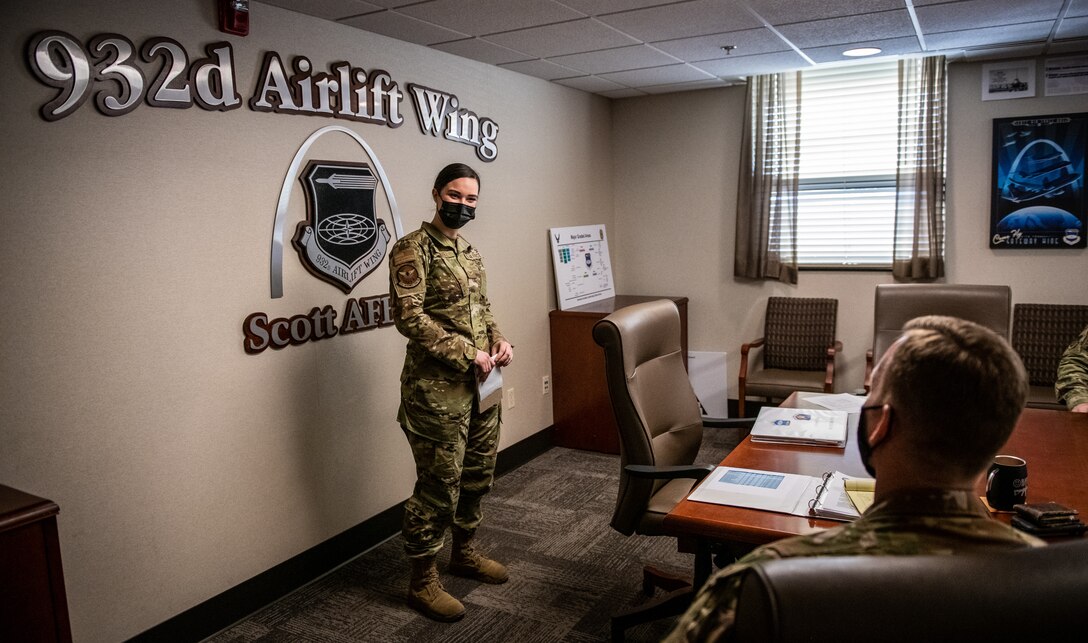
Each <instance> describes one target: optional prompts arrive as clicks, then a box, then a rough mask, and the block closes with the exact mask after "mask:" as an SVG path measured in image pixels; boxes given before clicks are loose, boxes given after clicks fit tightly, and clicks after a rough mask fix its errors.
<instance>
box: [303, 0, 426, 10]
mask: <svg viewBox="0 0 1088 643" xmlns="http://www.w3.org/2000/svg"><path fill="white" fill-rule="evenodd" d="M297 1H299V2H309V0H297ZM367 1H368V2H370V3H372V4H380V5H381V6H383V7H385V8H386V9H393V8H395V7H403V6H404V5H406V4H418V3H419V0H367Z"/></svg>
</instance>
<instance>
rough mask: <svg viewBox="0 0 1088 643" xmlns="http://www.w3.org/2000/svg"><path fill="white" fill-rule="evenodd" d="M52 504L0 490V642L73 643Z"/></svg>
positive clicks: (54, 507) (15, 491)
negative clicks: (45, 642)
mask: <svg viewBox="0 0 1088 643" xmlns="http://www.w3.org/2000/svg"><path fill="white" fill-rule="evenodd" d="M59 511H60V508H59V507H57V504H56V503H55V502H53V501H52V500H46V499H45V498H39V497H37V496H32V495H30V494H29V493H24V492H22V491H19V490H18V489H12V488H11V487H5V486H3V485H0V641H71V640H72V632H71V626H70V624H69V621H68V599H67V597H66V595H65V592H64V573H63V572H62V570H61V566H60V540H59V538H58V537H57V512H59Z"/></svg>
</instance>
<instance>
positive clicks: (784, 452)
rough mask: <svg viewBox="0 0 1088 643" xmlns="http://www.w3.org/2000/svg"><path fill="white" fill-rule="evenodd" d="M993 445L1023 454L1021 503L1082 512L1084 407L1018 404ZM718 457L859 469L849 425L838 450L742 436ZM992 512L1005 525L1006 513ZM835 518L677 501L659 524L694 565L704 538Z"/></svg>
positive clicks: (767, 533) (768, 466)
mask: <svg viewBox="0 0 1088 643" xmlns="http://www.w3.org/2000/svg"><path fill="white" fill-rule="evenodd" d="M797 405H798V401H797V400H796V393H795V394H794V395H791V396H790V397H789V398H788V399H787V400H786V401H785V402H783V406H794V407H796V406H797ZM1000 452H1001V453H1006V454H1010V455H1016V456H1019V457H1021V458H1024V459H1025V460H1027V462H1028V502H1047V501H1051V500H1052V501H1055V502H1060V503H1062V504H1064V505H1068V506H1070V507H1073V508H1074V509H1077V510H1079V511H1080V512H1081V515H1082V516H1083V515H1088V414H1085V413H1069V412H1068V411H1050V410H1044V409H1024V412H1023V414H1022V415H1021V416H1020V420H1019V422H1018V423H1017V425H1016V429H1015V430H1013V433H1012V435H1011V436H1010V437H1009V440H1008V442H1006V444H1005V446H1004V447H1003V448H1002V449H1001V451H1000ZM722 464H723V465H726V466H732V467H743V468H747V469H762V470H766V471H781V472H785V473H800V474H805V475H811V476H816V475H821V474H822V473H823V472H825V471H833V470H839V471H842V472H843V473H846V474H849V475H866V474H865V469H864V467H862V465H861V457H860V456H859V455H858V451H857V433H856V430H852V431H851V432H850V435H849V437H848V438H847V443H846V448H845V449H827V448H818V447H794V446H787V445H780V444H779V445H771V444H758V443H753V442H752V439H751V438H750V437H747V438H745V439H744V440H743V441H742V442H741V443H740V444H739V445H737V447H736V448H735V449H733V451H732V452H730V454H729V455H728V456H727V457H726V458H725V460H723V461H722ZM975 489H976V491H977V492H978V494H979V495H980V496H981V495H984V494H985V480H984V479H981V478H980V479H979V481H978V483H977V484H976V486H975ZM995 517H996V518H997V519H998V520H1001V521H1002V522H1004V523H1006V524H1007V523H1008V522H1009V519H1010V517H1011V515H1010V514H995ZM841 524H842V523H841V522H836V521H831V520H817V519H812V518H805V517H802V516H789V515H786V514H778V513H771V512H768V511H759V510H756V509H744V508H741V507H728V506H725V505H714V504H709V503H704V502H692V501H690V500H682V501H681V502H680V503H679V504H678V505H676V508H674V509H673V510H672V511H671V512H669V515H667V516H666V517H665V520H664V521H663V523H662V529H663V530H664V531H665V533H667V534H670V535H673V536H676V537H678V538H680V539H681V547H682V549H683V550H684V551H694V552H695V553H696V555H697V557H698V558H699V560H697V561H696V565H697V567H698V566H700V565H708V564H709V558H708V556H709V553H708V550H707V549H706V546H705V545H706V543H708V542H710V541H718V542H739V543H747V544H753V545H762V544H766V543H769V542H772V541H775V540H778V539H779V538H786V537H789V536H797V535H801V534H809V533H812V532H815V531H818V530H820V529H825V528H828V527H834V526H835V525H841ZM700 550H702V551H700ZM707 568H708V567H707ZM697 575H699V573H698V572H697ZM697 580H699V579H697Z"/></svg>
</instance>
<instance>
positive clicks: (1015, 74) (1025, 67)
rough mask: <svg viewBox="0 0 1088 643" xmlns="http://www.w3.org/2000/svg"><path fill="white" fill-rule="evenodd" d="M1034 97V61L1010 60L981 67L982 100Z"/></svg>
mask: <svg viewBox="0 0 1088 643" xmlns="http://www.w3.org/2000/svg"><path fill="white" fill-rule="evenodd" d="M1033 96H1035V61H1034V60H1010V61H1007V62H1000V63H990V64H988V65H983V66H982V100H1005V99H1006V98H1031V97H1033Z"/></svg>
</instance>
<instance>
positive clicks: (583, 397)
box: [548, 295, 688, 453]
mask: <svg viewBox="0 0 1088 643" xmlns="http://www.w3.org/2000/svg"><path fill="white" fill-rule="evenodd" d="M656 299H671V300H672V301H673V302H675V303H676V307H677V308H678V309H679V310H680V349H681V350H682V351H683V357H684V366H687V360H688V299H687V297H665V296H660V297H657V296H644V295H616V296H615V297H613V298H611V299H603V300H601V301H597V302H593V303H591V304H586V305H584V306H578V307H576V308H571V309H569V310H553V311H551V313H549V315H548V316H549V322H550V326H551V344H552V423H553V425H554V426H555V445H556V446H560V447H568V448H571V449H585V450H588V451H600V452H602V453H619V452H620V434H619V428H618V427H617V426H616V418H615V416H613V414H612V403H611V402H610V401H609V399H608V382H607V381H606V380H605V376H604V350H603V349H602V348H601V347H600V346H598V345H597V344H596V342H594V341H593V325H594V324H596V323H597V322H598V321H599V320H601V319H604V318H605V317H607V316H608V315H609V314H611V313H613V312H615V311H617V310H619V309H620V308H623V307H625V306H630V305H632V304H639V303H642V302H646V301H654V300H656Z"/></svg>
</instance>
